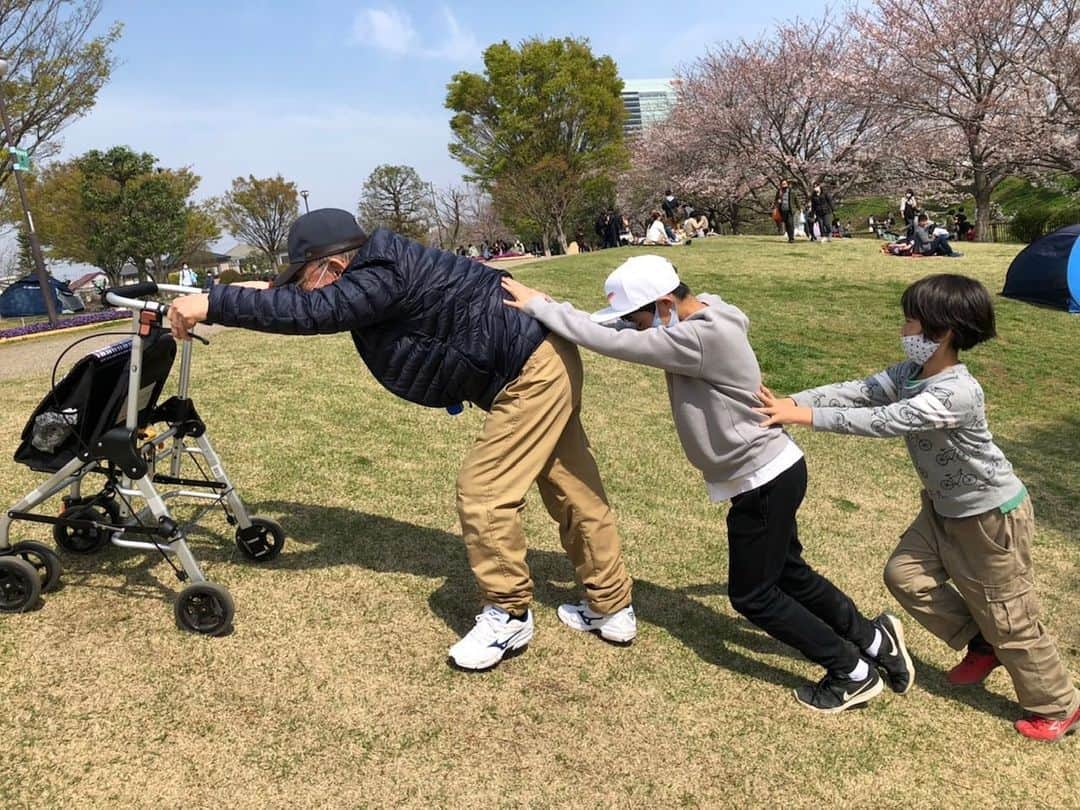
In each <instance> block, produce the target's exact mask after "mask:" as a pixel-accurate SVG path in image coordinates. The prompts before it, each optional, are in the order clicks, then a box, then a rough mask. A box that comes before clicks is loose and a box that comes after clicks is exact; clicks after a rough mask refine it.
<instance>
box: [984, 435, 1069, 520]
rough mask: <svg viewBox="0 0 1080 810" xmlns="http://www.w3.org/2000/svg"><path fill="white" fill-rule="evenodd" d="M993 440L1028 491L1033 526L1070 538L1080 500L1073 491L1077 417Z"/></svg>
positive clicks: (996, 437)
mask: <svg viewBox="0 0 1080 810" xmlns="http://www.w3.org/2000/svg"><path fill="white" fill-rule="evenodd" d="M994 440H995V442H996V443H997V444H998V445H999V446H1000V447H1001V449H1002V450H1003V451H1004V453H1005V455H1006V457H1007V458H1008V459H1009V461H1011V462H1012V464H1013V466H1014V467H1015V468H1016V474H1017V475H1019V476H1020V479H1021V480H1022V481H1024V482H1025V483H1026V484H1027V485H1028V488H1029V489H1030V490H1031V493H1032V499H1033V500H1034V502H1035V518H1036V523H1037V524H1038V523H1042V524H1045V525H1047V526H1049V527H1051V528H1054V529H1057V530H1058V531H1060V532H1062V533H1063V534H1065V535H1067V536H1071V535H1072V534H1073V533H1074V532H1075V530H1076V527H1077V526H1078V525H1080V499H1078V498H1077V497H1076V491H1075V490H1076V483H1077V480H1078V479H1077V473H1076V472H1075V471H1076V470H1077V469H1078V467H1077V461H1076V459H1077V457H1078V456H1080V416H1078V415H1070V416H1067V417H1065V418H1064V419H1061V420H1060V421H1058V422H1056V423H1054V424H1051V425H1049V426H1046V427H1040V428H1038V429H1036V430H1032V431H1029V432H1027V433H1024V434H1023V435H1022V436H1020V437H1019V438H1016V439H1002V438H1001V436H1000V435H998V436H995V437H994ZM1070 471H1072V472H1070Z"/></svg>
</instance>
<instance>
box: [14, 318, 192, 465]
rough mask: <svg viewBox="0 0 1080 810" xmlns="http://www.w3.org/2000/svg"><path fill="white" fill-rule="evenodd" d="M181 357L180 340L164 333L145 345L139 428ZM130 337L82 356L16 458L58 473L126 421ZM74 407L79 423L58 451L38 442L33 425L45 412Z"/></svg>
mask: <svg viewBox="0 0 1080 810" xmlns="http://www.w3.org/2000/svg"><path fill="white" fill-rule="evenodd" d="M175 359H176V341H175V340H173V337H172V335H170V334H168V333H167V332H164V331H162V332H159V333H158V334H157V335H155V336H154V337H153V339H152V340H147V341H146V343H145V345H144V346H143V358H142V380H141V382H142V388H141V389H140V391H139V424H138V427H139V428H145V427H147V426H148V425H149V424H150V423H151V422H150V418H151V416H152V414H153V412H154V408H155V407H156V406H157V401H158V398H159V397H160V396H161V392H162V390H163V389H164V388H165V383H166V382H167V381H168V379H169V372H170V371H171V370H172V366H173V361H174V360H175ZM130 368H131V338H128V339H127V340H121V341H119V342H118V343H113V344H111V345H109V346H106V347H104V348H102V349H98V350H97V351H95V352H91V353H90V354H88V355H86V356H85V357H83V358H82V359H81V360H79V361H78V362H77V363H76V364H75V365H74V366H72V367H71V370H70V371H68V373H67V374H65V375H64V378H63V379H62V380H60V382H58V383H57V384H56V388H55V389H54V390H53V391H51V392H49V393H48V394H46V395H45V398H44V399H42V400H41V402H40V403H39V404H38V406H37V408H35V409H34V412H33V413H32V414H31V415H30V419H29V420H28V421H27V423H26V426H25V427H23V432H22V442H21V443H20V444H19V448H18V449H17V450H16V451H15V461H17V462H18V463H19V464H25V465H26V466H27V467H29V468H30V469H31V470H34V471H35V472H48V473H54V472H57V471H58V470H60V469H61V468H62V467H63V466H64V465H65V464H67V463H68V462H69V461H71V460H72V459H73V458H75V457H76V456H77V455H79V453H80V451H81V450H85V448H89V447H93V446H94V444H95V443H96V442H97V441H98V440H99V439H100V438H101V436H102V435H103V434H104V433H105V431H107V430H108V429H109V428H112V427H115V426H116V425H122V424H123V423H124V415H125V411H126V409H127V393H128V386H127V381H128V372H129V370H130ZM71 410H74V411H75V415H76V424H75V426H74V428H73V430H72V431H71V434H70V435H69V436H68V438H67V439H66V440H65V441H64V442H63V444H61V445H60V446H59V447H57V448H56V449H55V450H54V451H53V452H51V453H50V452H46V451H43V450H39V449H37V448H36V447H34V445H33V443H32V442H33V435H34V424H35V421H36V420H37V418H38V417H39V416H41V415H42V414H46V413H64V412H65V411H67V412H70V411H71Z"/></svg>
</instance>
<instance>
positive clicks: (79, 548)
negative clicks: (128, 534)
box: [53, 506, 113, 554]
mask: <svg viewBox="0 0 1080 810" xmlns="http://www.w3.org/2000/svg"><path fill="white" fill-rule="evenodd" d="M60 517H61V518H62V519H66V520H92V521H94V522H96V523H112V522H113V521H112V517H111V515H110V514H109V513H108V512H106V511H105V510H104V509H99V508H97V507H95V506H73V507H71V508H70V509H65V510H64V511H63V512H61V513H60ZM53 540H55V541H56V545H58V546H60V548H62V549H64V551H70V552H71V553H72V554H92V553H93V552H95V551H98V550H99V549H101V548H102V547H103V546H105V545H107V544H108V542H109V532H108V531H107V530H104V529H99V528H97V527H94V526H91V527H89V528H76V527H74V526H65V525H63V524H61V523H58V524H56V525H55V526H53Z"/></svg>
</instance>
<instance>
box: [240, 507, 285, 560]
mask: <svg viewBox="0 0 1080 810" xmlns="http://www.w3.org/2000/svg"><path fill="white" fill-rule="evenodd" d="M236 545H237V547H238V548H239V549H240V550H241V551H242V552H244V556H245V557H247V558H248V559H249V560H255V562H268V561H270V560H272V559H274V558H275V557H277V555H278V554H280V553H281V549H282V548H283V547H284V545H285V530H284V529H282V528H281V526H280V525H278V523H277V521H274V520H270V518H264V517H253V518H252V519H251V525H250V526H249V527H248V528H246V529H237V530H236Z"/></svg>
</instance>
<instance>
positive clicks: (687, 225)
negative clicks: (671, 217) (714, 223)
mask: <svg viewBox="0 0 1080 810" xmlns="http://www.w3.org/2000/svg"><path fill="white" fill-rule="evenodd" d="M683 230H684V231H686V235H687V236H696V237H698V238H700V239H704V238H705V234H707V233H708V232H709V218H708V217H706V216H705V215H704V214H699V213H698V212H697V211H691V212H690V216H688V217H687V218H686V220H685V221H684V222H683Z"/></svg>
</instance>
